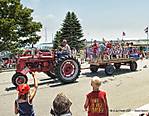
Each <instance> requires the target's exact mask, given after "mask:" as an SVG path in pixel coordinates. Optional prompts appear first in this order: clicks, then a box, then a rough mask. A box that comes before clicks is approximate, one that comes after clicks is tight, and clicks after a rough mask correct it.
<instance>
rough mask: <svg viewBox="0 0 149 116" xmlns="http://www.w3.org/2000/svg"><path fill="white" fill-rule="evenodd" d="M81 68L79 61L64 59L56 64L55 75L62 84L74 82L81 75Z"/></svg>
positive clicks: (69, 58) (60, 59)
mask: <svg viewBox="0 0 149 116" xmlns="http://www.w3.org/2000/svg"><path fill="white" fill-rule="evenodd" d="M80 72H81V67H80V63H79V62H78V60H77V59H75V58H73V57H62V58H59V60H58V61H57V63H56V67H55V75H56V77H58V79H59V80H60V81H61V82H62V83H71V82H74V81H75V80H76V79H77V78H78V77H79V75H80Z"/></svg>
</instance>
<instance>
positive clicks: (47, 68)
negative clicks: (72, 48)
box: [12, 49, 81, 86]
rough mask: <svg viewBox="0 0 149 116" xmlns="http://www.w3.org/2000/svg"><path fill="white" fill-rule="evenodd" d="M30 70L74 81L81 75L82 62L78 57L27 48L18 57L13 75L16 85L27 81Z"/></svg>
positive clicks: (68, 81)
mask: <svg viewBox="0 0 149 116" xmlns="http://www.w3.org/2000/svg"><path fill="white" fill-rule="evenodd" d="M28 72H44V73H46V74H47V75H48V76H50V77H51V78H58V79H59V80H60V81H61V82H62V83H71V82H74V81H75V80H76V79H77V78H78V76H79V75H80V72H81V71H80V63H79V62H78V60H77V59H75V58H73V57H71V56H69V55H66V54H64V55H63V54H60V55H59V53H56V52H41V51H37V50H33V49H32V50H27V51H25V53H24V54H23V55H21V56H20V57H19V58H18V59H17V64H16V73H15V74H14V75H13V77H12V83H13V84H14V85H15V86H18V85H19V84H23V83H27V81H28V78H27V76H26V74H27V73H28Z"/></svg>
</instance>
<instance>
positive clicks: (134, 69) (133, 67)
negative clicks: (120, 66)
mask: <svg viewBox="0 0 149 116" xmlns="http://www.w3.org/2000/svg"><path fill="white" fill-rule="evenodd" d="M136 69H137V63H136V62H135V61H132V62H130V70H131V71H136Z"/></svg>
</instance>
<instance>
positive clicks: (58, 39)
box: [53, 31, 61, 49]
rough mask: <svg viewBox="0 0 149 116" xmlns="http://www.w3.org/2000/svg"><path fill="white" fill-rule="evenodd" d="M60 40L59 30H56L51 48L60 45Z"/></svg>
mask: <svg viewBox="0 0 149 116" xmlns="http://www.w3.org/2000/svg"><path fill="white" fill-rule="evenodd" d="M60 40H61V31H57V32H56V34H55V38H54V41H53V42H54V45H53V48H54V49H57V48H58V46H60Z"/></svg>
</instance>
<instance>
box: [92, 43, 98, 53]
mask: <svg viewBox="0 0 149 116" xmlns="http://www.w3.org/2000/svg"><path fill="white" fill-rule="evenodd" d="M98 47H99V45H98V43H94V44H93V53H97V50H98Z"/></svg>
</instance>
